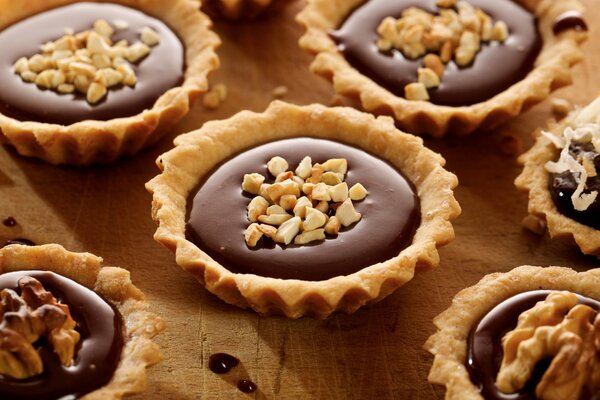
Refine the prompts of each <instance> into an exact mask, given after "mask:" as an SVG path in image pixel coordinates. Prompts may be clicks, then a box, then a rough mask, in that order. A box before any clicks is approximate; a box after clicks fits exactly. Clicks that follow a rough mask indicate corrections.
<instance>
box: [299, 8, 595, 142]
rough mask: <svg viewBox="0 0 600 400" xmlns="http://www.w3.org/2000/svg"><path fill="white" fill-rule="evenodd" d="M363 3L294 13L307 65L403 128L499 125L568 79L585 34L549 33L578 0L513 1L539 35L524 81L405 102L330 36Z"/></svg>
mask: <svg viewBox="0 0 600 400" xmlns="http://www.w3.org/2000/svg"><path fill="white" fill-rule="evenodd" d="M363 3H364V1H363V0H334V1H328V0H309V1H308V4H307V6H306V7H305V9H304V10H303V11H302V12H301V13H299V14H298V17H297V20H298V22H299V23H300V24H302V25H303V26H304V27H305V28H306V33H305V34H304V35H303V36H302V37H301V39H300V42H299V43H300V46H301V47H302V48H303V49H305V50H306V51H307V52H309V53H310V54H313V55H315V59H314V61H313V62H312V64H311V67H310V68H311V70H312V71H313V72H315V73H317V74H319V75H322V76H324V77H325V78H327V79H330V80H331V81H332V82H333V87H334V89H335V91H336V92H337V93H339V94H342V95H345V96H349V97H353V98H357V99H359V100H360V103H361V105H362V107H363V108H364V109H365V110H367V111H369V112H373V113H376V114H383V115H390V116H393V117H394V119H395V120H396V123H397V125H398V126H399V127H400V128H401V129H404V130H406V131H408V132H411V133H414V134H429V135H431V136H434V137H441V136H444V135H445V134H447V133H450V132H451V133H453V134H468V133H471V132H473V131H474V130H476V129H491V128H493V127H495V126H498V125H499V124H500V123H502V122H504V121H506V120H507V119H509V118H512V117H514V116H516V115H518V114H520V113H521V112H522V111H524V110H525V109H527V108H528V107H530V106H532V105H533V104H535V103H538V102H540V101H541V100H543V99H544V98H546V97H547V96H548V94H549V93H550V92H551V91H552V90H554V89H556V88H557V87H560V86H563V85H566V84H569V83H570V82H571V72H570V67H571V66H572V65H574V64H576V63H577V62H579V61H581V59H582V58H583V54H582V52H581V50H580V49H579V43H580V42H581V41H583V40H584V39H585V37H586V33H585V32H581V31H577V30H575V29H571V30H565V31H563V32H561V33H560V34H558V35H555V34H554V33H553V25H554V21H555V19H556V18H557V17H558V16H560V15H562V14H563V13H564V12H565V11H567V10H577V11H581V10H582V6H581V4H580V3H579V2H578V1H577V0H567V1H561V2H555V1H550V0H541V1H536V0H527V1H517V3H519V4H521V5H523V6H524V7H525V8H527V9H528V10H534V12H535V15H536V16H537V18H538V30H539V32H540V35H541V37H542V40H543V47H542V50H541V52H540V54H539V56H538V57H537V59H536V61H535V68H534V69H533V70H532V71H531V72H530V73H529V74H528V75H527V76H526V77H525V78H524V79H523V80H521V81H520V82H518V83H516V84H514V85H512V86H510V87H509V88H508V89H506V90H504V91H503V92H501V93H499V94H497V95H495V96H493V97H492V98H490V99H489V100H486V101H483V102H480V103H476V104H473V105H470V106H461V107H450V106H440V105H436V104H433V103H430V102H427V101H421V100H418V101H409V100H406V99H405V98H404V97H400V96H397V95H394V94H393V93H391V92H390V91H389V90H387V89H385V88H384V87H382V86H380V85H378V84H377V83H375V82H374V81H373V80H372V79H371V78H368V77H367V76H365V75H363V74H361V73H360V72H359V71H358V70H357V69H355V68H354V67H353V66H352V65H351V64H350V63H349V62H348V61H347V60H346V59H345V58H344V56H343V55H342V53H341V52H340V51H339V50H338V46H337V44H336V43H335V41H334V40H333V39H332V38H331V37H330V35H329V32H330V31H331V30H334V29H336V28H338V27H339V26H341V24H342V23H343V22H344V20H345V19H346V17H347V16H348V15H350V14H351V13H352V12H353V10H354V9H356V8H357V7H359V6H360V5H362V4H363ZM442 81H443V79H442Z"/></svg>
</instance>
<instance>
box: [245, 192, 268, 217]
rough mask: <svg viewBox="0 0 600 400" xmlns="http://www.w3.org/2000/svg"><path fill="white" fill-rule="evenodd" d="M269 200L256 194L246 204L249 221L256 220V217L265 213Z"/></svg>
mask: <svg viewBox="0 0 600 400" xmlns="http://www.w3.org/2000/svg"><path fill="white" fill-rule="evenodd" d="M268 207H269V202H268V201H267V200H266V199H265V198H264V197H262V196H256V197H255V198H253V199H252V200H251V201H250V203H249V204H248V219H249V220H250V221H251V222H256V221H258V217H260V216H261V215H265V214H266V213H267V208H268Z"/></svg>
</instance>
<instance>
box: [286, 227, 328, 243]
mask: <svg viewBox="0 0 600 400" xmlns="http://www.w3.org/2000/svg"><path fill="white" fill-rule="evenodd" d="M317 240H325V230H324V229H322V228H321V229H315V230H312V231H304V232H302V233H301V234H299V235H298V236H296V237H295V238H294V244H298V245H302V244H308V243H310V242H314V241H317Z"/></svg>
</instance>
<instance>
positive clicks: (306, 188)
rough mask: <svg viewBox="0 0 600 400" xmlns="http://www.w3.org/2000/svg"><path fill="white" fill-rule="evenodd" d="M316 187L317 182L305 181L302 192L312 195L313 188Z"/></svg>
mask: <svg viewBox="0 0 600 400" xmlns="http://www.w3.org/2000/svg"><path fill="white" fill-rule="evenodd" d="M314 188H315V184H314V183H310V182H307V183H304V185H302V193H304V194H305V195H307V196H310V195H311V194H312V191H313V189H314Z"/></svg>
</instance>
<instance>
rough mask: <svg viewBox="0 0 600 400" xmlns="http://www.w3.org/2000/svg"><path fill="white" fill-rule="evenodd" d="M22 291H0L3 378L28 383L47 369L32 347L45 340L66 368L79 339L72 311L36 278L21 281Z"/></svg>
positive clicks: (25, 278)
mask: <svg viewBox="0 0 600 400" xmlns="http://www.w3.org/2000/svg"><path fill="white" fill-rule="evenodd" d="M19 288H20V289H21V296H19V295H18V294H17V293H16V292H15V291H14V290H11V289H3V290H2V291H0V314H1V315H2V322H0V374H3V375H6V376H9V377H11V378H15V379H25V378H29V377H31V376H34V375H38V374H40V373H42V372H43V370H44V366H43V364H42V360H41V358H40V355H39V354H38V352H37V351H36V350H35V347H34V346H33V345H34V343H35V342H37V341H38V340H39V339H40V338H42V337H45V338H46V339H47V340H48V342H49V343H50V345H51V346H52V348H53V349H54V352H55V353H56V354H57V355H58V357H59V358H60V361H61V363H62V364H63V365H65V366H69V365H71V363H72V361H73V357H74V355H75V346H76V345H77V343H78V342H79V339H80V335H79V333H78V332H77V331H75V326H76V322H75V321H74V320H73V318H71V313H70V312H69V307H68V306H67V305H66V304H61V303H58V301H57V300H56V298H54V296H53V295H52V293H50V292H48V291H46V290H45V289H44V287H43V286H42V284H41V283H40V282H39V281H38V280H37V279H35V278H32V277H23V278H21V279H20V280H19Z"/></svg>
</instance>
